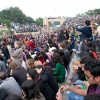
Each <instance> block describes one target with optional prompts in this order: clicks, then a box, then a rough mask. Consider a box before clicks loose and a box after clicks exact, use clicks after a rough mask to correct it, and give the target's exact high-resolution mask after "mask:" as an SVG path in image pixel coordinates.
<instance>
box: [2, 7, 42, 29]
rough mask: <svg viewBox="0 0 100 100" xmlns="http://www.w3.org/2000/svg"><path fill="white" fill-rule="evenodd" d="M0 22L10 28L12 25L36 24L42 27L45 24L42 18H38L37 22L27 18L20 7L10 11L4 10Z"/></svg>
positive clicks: (12, 8) (11, 8) (9, 9)
mask: <svg viewBox="0 0 100 100" xmlns="http://www.w3.org/2000/svg"><path fill="white" fill-rule="evenodd" d="M0 22H1V23H5V24H6V25H7V26H8V28H9V27H10V23H11V22H14V23H21V24H25V23H33V22H34V23H36V24H37V25H40V26H42V24H43V19H42V18H40V17H39V18H37V19H36V21H35V20H34V19H33V18H31V17H29V16H26V15H25V14H24V13H23V12H22V11H21V10H20V9H19V8H18V7H10V8H8V9H3V10H2V11H1V12H0Z"/></svg>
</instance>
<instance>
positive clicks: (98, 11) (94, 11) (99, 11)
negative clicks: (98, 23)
mask: <svg viewBox="0 0 100 100" xmlns="http://www.w3.org/2000/svg"><path fill="white" fill-rule="evenodd" d="M85 13H86V14H87V15H98V14H100V9H94V10H88V11H87V12H85Z"/></svg>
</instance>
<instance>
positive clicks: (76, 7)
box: [0, 0, 100, 19]
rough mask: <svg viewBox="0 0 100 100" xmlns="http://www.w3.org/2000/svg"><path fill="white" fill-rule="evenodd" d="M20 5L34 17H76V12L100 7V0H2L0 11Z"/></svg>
mask: <svg viewBox="0 0 100 100" xmlns="http://www.w3.org/2000/svg"><path fill="white" fill-rule="evenodd" d="M11 6H12V7H19V8H20V9H21V10H22V11H23V13H25V14H26V15H27V16H30V17H32V18H34V19H36V18H38V17H42V18H44V17H50V16H52V17H57V16H65V17H74V16H75V15H76V14H79V13H84V12H86V11H88V10H92V9H96V8H100V0H0V11H1V10H3V9H5V8H9V7H11Z"/></svg>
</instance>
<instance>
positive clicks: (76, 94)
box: [0, 20, 100, 100]
mask: <svg viewBox="0 0 100 100" xmlns="http://www.w3.org/2000/svg"><path fill="white" fill-rule="evenodd" d="M72 23H73V22H72ZM83 24H84V26H83V27H79V26H78V25H76V26H75V27H74V28H73V29H71V28H70V29H66V28H62V29H61V30H60V31H59V33H57V32H54V33H52V34H41V35H37V36H32V34H28V35H24V34H21V35H14V36H9V37H7V38H4V39H3V40H2V41H3V43H2V44H1V45H0V100H63V91H67V94H68V100H99V99H100V60H99V55H98V54H97V51H99V50H100V45H99V44H100V43H99V42H100V40H99V34H100V27H98V28H96V27H95V25H94V24H93V23H92V24H91V21H90V20H85V21H84V23H83ZM73 54H74V55H75V58H73V56H72V55H73ZM72 59H73V60H72ZM70 63H72V66H69V64H70ZM70 68H72V75H71V77H70V79H69V81H68V82H67V84H68V86H66V85H65V86H61V87H60V85H61V84H62V83H64V82H65V81H66V78H67V72H68V71H69V70H68V69H70ZM67 94H66V95H67Z"/></svg>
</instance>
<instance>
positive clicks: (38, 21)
mask: <svg viewBox="0 0 100 100" xmlns="http://www.w3.org/2000/svg"><path fill="white" fill-rule="evenodd" d="M35 23H36V24H37V25H40V26H41V27H42V26H43V18H41V17H39V18H37V19H36V21H35Z"/></svg>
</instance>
